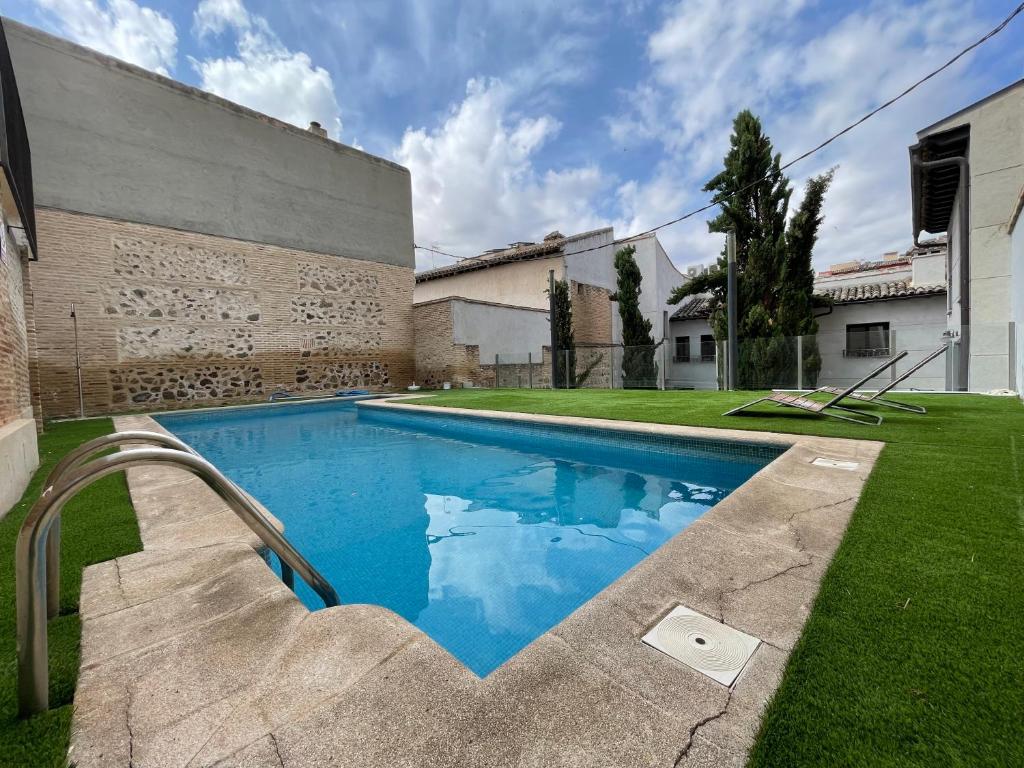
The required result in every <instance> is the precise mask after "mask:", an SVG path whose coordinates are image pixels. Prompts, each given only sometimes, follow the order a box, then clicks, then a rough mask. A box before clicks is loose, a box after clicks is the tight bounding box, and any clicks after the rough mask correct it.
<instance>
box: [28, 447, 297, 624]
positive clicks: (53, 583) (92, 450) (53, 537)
mask: <svg viewBox="0 0 1024 768" xmlns="http://www.w3.org/2000/svg"><path fill="white" fill-rule="evenodd" d="M125 443H150V444H156V445H160V446H163V447H164V448H173V449H175V450H178V451H185V453H191V454H193V455H195V456H198V455H199V454H198V453H196V451H194V450H193V449H192V448H191V447H190V446H189V445H188V444H187V443H185V442H184V441H182V440H179V439H178V438H176V437H174V436H173V435H164V434H162V433H160V432H149V431H143V430H127V431H124V432H111V433H110V434H107V435H101V436H100V437H97V438H95V439H94V440H90V441H88V442H86V443H82V444H81V445H80V446H78V447H77V448H75V449H74V450H72V451H68V453H67V454H65V456H64V458H63V459H61V460H60V461H58V462H57V465H56V466H55V467H54V468H53V469H52V470H50V474H49V475H47V476H46V481H45V482H44V483H43V492H44V493H45V492H46V490H47V489H49V488H52V487H53V486H55V485H57V484H58V483H59V482H60V481H61V479H62V478H63V477H64V475H65V474H67V473H68V472H70V471H71V470H73V469H74V468H75V467H78V466H80V465H81V464H84V463H85V462H86V461H87V460H88V459H89V458H90V457H91V456H92V455H93V454H96V453H99V452H100V451H102V450H104V449H106V448H112V447H113V446H115V445H123V444H125ZM239 490H241V489H239ZM243 493H244V491H243ZM282 578H284V579H285V581H288V579H287V578H286V575H285V574H284V573H282ZM293 584H294V578H292V580H291V583H289V584H288V586H292V585H293ZM58 613H60V515H57V516H56V517H54V519H53V522H52V523H50V535H49V536H48V537H47V539H46V614H47V616H49V617H50V618H51V619H52V618H54V617H55V616H56V615H57V614H58Z"/></svg>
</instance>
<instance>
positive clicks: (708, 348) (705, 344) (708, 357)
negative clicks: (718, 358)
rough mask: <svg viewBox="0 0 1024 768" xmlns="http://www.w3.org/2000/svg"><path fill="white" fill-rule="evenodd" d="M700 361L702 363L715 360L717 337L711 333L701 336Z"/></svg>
mask: <svg viewBox="0 0 1024 768" xmlns="http://www.w3.org/2000/svg"><path fill="white" fill-rule="evenodd" d="M700 361H701V362H702V363H713V362H714V361H715V337H714V336H712V335H711V334H704V335H703V336H701V337H700Z"/></svg>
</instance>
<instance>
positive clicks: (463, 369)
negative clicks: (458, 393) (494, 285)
mask: <svg viewBox="0 0 1024 768" xmlns="http://www.w3.org/2000/svg"><path fill="white" fill-rule="evenodd" d="M412 314H413V327H414V328H415V336H416V383H417V384H419V385H421V386H424V387H440V386H441V384H442V383H444V382H446V381H450V382H451V383H452V386H454V387H461V386H462V385H463V384H473V385H475V386H486V385H488V384H487V380H486V376H484V375H483V374H482V372H481V369H480V348H479V347H477V346H476V345H467V344H456V343H454V342H453V341H452V337H453V329H452V303H451V301H450V300H442V301H431V302H426V303H423V304H416V305H414V306H413V308H412ZM492 368H493V366H492ZM493 378H494V377H493V374H492V375H491V377H490V379H491V382H490V386H493Z"/></svg>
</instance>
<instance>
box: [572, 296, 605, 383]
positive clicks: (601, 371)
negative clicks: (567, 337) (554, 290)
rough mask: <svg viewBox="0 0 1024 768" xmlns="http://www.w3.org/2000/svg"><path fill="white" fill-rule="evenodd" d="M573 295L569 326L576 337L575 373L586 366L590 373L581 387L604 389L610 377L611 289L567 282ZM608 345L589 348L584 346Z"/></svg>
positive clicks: (581, 370) (580, 371)
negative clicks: (570, 324)
mask: <svg viewBox="0 0 1024 768" xmlns="http://www.w3.org/2000/svg"><path fill="white" fill-rule="evenodd" d="M569 290H570V295H571V297H572V329H573V336H574V337H575V339H576V344H577V348H576V373H577V375H581V374H582V373H583V371H584V370H586V369H587V368H588V367H589V366H591V365H592V366H593V367H592V368H591V369H590V375H589V376H587V378H586V380H585V381H583V382H582V383H581V386H582V387H586V388H591V389H593V388H599V389H605V388H607V387H609V386H610V385H611V378H612V364H613V361H612V358H613V354H612V350H611V347H610V345H611V341H612V302H611V301H610V300H609V298H608V297H609V296H611V291H609V290H607V289H605V288H599V287H597V286H596V285H588V284H586V283H577V282H575V281H573V282H572V283H570V285H569ZM588 344H598V345H609V346H607V347H603V346H602V347H601V348H598V347H595V348H592V349H588V348H587V347H586V345H588Z"/></svg>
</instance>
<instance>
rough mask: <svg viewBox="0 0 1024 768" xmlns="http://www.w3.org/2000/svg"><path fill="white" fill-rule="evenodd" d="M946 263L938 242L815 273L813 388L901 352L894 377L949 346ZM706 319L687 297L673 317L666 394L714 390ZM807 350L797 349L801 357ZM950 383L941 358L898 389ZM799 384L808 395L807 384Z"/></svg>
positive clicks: (715, 371)
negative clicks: (817, 363) (817, 362)
mask: <svg viewBox="0 0 1024 768" xmlns="http://www.w3.org/2000/svg"><path fill="white" fill-rule="evenodd" d="M945 262H946V245H945V240H944V239H941V238H940V239H938V240H935V241H931V242H927V243H922V244H921V245H920V246H918V247H914V248H911V249H910V250H908V251H906V252H905V253H898V252H894V253H888V254H885V255H884V256H883V258H881V259H878V260H875V261H850V262H845V263H842V264H834V265H832V266H831V267H829V268H828V269H826V270H824V271H822V272H820V273H819V274H818V276H817V278H816V280H815V293H817V294H819V295H820V296H822V297H823V298H825V299H827V300H828V301H827V303H828V304H829V305H830V306H829V307H828V308H826V309H823V310H819V312H818V333H817V334H816V335H815V337H814V341H813V343H814V344H815V345H816V347H817V351H818V354H819V355H820V356H821V369H820V372H819V374H818V383H819V384H826V385H829V386H848V385H850V384H853V383H855V382H857V381H859V380H860V379H861V378H863V377H864V376H865V375H866V374H867V373H869V372H870V371H871V370H872V369H874V368H876V367H877V366H878V365H879V363H880V362H882V361H883V360H884V359H885V358H887V357H890V356H892V355H893V354H895V353H897V352H902V351H906V352H907V353H908V354H907V356H906V358H905V359H904V360H903V361H901V362H900V363H899V364H897V365H896V366H895V367H893V368H892V369H891V370H890V371H888V372H887V373H886V376H889V377H895V376H897V375H899V374H900V373H902V372H903V371H905V370H907V369H908V368H910V367H911V366H913V365H914V364H916V363H917V362H918V361H919V360H921V359H923V358H924V357H925V356H926V355H927V354H929V353H930V352H932V351H934V350H935V349H937V348H938V347H939V346H941V345H943V344H947V343H948V339H947V337H946V281H945ZM710 311H711V302H710V300H709V297H707V296H693V297H690V298H689V299H686V300H684V301H683V302H681V303H680V305H679V306H678V308H677V309H676V310H675V312H674V313H673V315H672V316H671V320H670V325H671V334H672V362H671V364H670V365H669V366H668V377H667V383H666V385H667V386H668V387H669V388H678V389H717V388H718V387H719V380H720V377H721V370H722V365H721V361H722V360H723V358H724V354H725V350H724V348H723V346H722V345H721V344H718V343H716V341H715V338H714V336H713V335H712V332H711V326H710V324H709V322H708V318H709V316H710ZM810 343H811V342H810V340H809V339H805V340H804V341H803V342H801V347H800V349H801V351H802V350H803V344H810ZM808 349H809V347H808ZM794 378H796V377H794ZM950 380H951V372H950V369H949V360H948V356H942V357H939V358H938V359H936V360H933V361H931V362H930V363H928V365H926V366H925V367H924V368H922V369H921V370H920V371H918V372H916V373H915V374H914V375H913V376H912V377H910V378H909V379H907V380H906V381H904V382H902V383H901V387H902V388H910V389H922V390H944V389H948V388H949V382H950ZM803 384H804V386H805V387H809V386H810V384H811V382H803ZM780 386H781V382H780Z"/></svg>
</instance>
